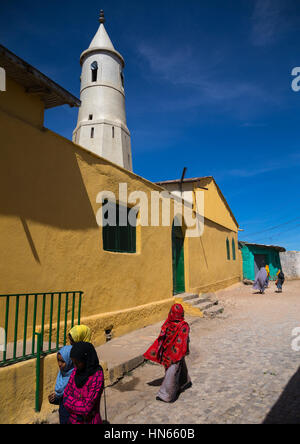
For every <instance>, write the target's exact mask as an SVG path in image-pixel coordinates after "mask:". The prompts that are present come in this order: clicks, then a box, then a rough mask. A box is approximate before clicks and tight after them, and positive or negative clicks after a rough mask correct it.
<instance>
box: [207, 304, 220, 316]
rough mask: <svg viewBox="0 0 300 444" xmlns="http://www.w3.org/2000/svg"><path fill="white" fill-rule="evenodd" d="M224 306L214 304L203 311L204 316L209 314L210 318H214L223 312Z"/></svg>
mask: <svg viewBox="0 0 300 444" xmlns="http://www.w3.org/2000/svg"><path fill="white" fill-rule="evenodd" d="M223 311H224V308H223V307H220V306H216V305H215V306H213V307H211V308H208V309H207V310H204V311H203V314H204V316H207V317H209V318H214V317H215V316H217V315H219V314H221V313H223Z"/></svg>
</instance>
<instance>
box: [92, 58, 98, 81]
mask: <svg viewBox="0 0 300 444" xmlns="http://www.w3.org/2000/svg"><path fill="white" fill-rule="evenodd" d="M91 71H92V82H97V76H98V63H97V62H93V63H92V64H91Z"/></svg>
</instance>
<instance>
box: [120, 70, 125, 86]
mask: <svg viewBox="0 0 300 444" xmlns="http://www.w3.org/2000/svg"><path fill="white" fill-rule="evenodd" d="M120 77H121V84H122V86H123V88H124V74H123V71H121V72H120Z"/></svg>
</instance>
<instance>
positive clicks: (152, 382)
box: [147, 378, 164, 387]
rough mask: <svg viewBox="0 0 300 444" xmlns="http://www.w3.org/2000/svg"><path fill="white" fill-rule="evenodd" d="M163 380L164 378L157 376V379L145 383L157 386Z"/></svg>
mask: <svg viewBox="0 0 300 444" xmlns="http://www.w3.org/2000/svg"><path fill="white" fill-rule="evenodd" d="M163 380H164V378H158V379H154V381H151V382H147V384H148V385H151V386H153V387H159V386H161V384H162V382H163Z"/></svg>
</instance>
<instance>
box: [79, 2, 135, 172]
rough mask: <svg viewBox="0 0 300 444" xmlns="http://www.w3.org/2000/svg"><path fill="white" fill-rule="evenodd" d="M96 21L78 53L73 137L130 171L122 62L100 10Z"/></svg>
mask: <svg viewBox="0 0 300 444" xmlns="http://www.w3.org/2000/svg"><path fill="white" fill-rule="evenodd" d="M99 21H100V26H99V29H98V31H97V33H96V35H95V37H94V38H93V40H92V42H91V44H90V46H89V48H88V49H86V50H85V51H83V53H82V54H81V56H80V64H81V65H82V73H81V87H80V100H81V106H80V108H79V112H78V121H77V126H76V128H75V130H74V132H73V141H74V142H75V143H77V144H78V145H82V146H83V147H85V148H88V149H89V150H90V151H92V152H93V153H96V154H98V155H99V156H102V157H104V158H106V159H108V160H110V161H111V162H114V163H116V164H118V165H120V166H122V167H123V168H126V169H127V170H131V171H132V158H131V142H130V132H129V130H128V128H127V125H126V112H125V91H124V75H123V68H124V65H125V63H124V59H123V57H122V56H121V54H119V53H118V52H117V51H116V50H115V48H114V46H113V44H112V42H111V40H110V38H109V36H108V34H107V32H106V30H105V28H104V22H105V19H104V13H103V11H101V12H100V18H99Z"/></svg>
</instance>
